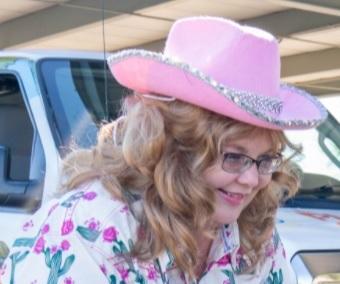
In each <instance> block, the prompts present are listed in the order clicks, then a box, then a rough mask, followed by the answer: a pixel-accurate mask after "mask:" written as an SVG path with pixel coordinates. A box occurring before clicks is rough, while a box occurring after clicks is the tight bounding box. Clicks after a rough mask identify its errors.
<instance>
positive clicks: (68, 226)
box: [61, 219, 74, 236]
mask: <svg viewBox="0 0 340 284" xmlns="http://www.w3.org/2000/svg"><path fill="white" fill-rule="evenodd" d="M73 228H74V225H73V222H72V220H71V219H67V220H65V221H64V222H63V225H62V227H61V235H62V236H64V235H67V234H69V233H71V232H72V231H73Z"/></svg>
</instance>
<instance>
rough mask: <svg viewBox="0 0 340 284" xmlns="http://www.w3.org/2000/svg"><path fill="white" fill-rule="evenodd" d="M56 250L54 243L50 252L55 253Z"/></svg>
mask: <svg viewBox="0 0 340 284" xmlns="http://www.w3.org/2000/svg"><path fill="white" fill-rule="evenodd" d="M57 251H58V246H56V245H54V246H52V247H51V253H52V254H55V253H56V252H57Z"/></svg>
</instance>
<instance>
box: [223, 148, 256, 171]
mask: <svg viewBox="0 0 340 284" xmlns="http://www.w3.org/2000/svg"><path fill="white" fill-rule="evenodd" d="M251 164H252V160H251V159H250V158H249V157H247V156H245V155H242V154H238V153H225V154H224V160H223V164H222V168H223V170H225V171H226V172H229V173H240V172H243V171H244V170H246V169H247V168H248V167H249V166H250V165H251Z"/></svg>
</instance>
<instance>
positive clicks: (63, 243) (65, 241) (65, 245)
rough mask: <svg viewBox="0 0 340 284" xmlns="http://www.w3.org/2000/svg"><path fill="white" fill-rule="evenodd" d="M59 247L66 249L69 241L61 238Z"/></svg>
mask: <svg viewBox="0 0 340 284" xmlns="http://www.w3.org/2000/svg"><path fill="white" fill-rule="evenodd" d="M60 246H61V249H62V250H68V249H69V248H70V246H71V245H70V243H69V241H67V240H63V241H62V242H61V245H60Z"/></svg>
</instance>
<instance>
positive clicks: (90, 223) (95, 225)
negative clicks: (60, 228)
mask: <svg viewBox="0 0 340 284" xmlns="http://www.w3.org/2000/svg"><path fill="white" fill-rule="evenodd" d="M85 225H87V228H89V229H90V230H91V231H95V230H98V229H99V226H100V222H99V221H98V220H96V219H95V218H90V219H89V220H86V221H85Z"/></svg>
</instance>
